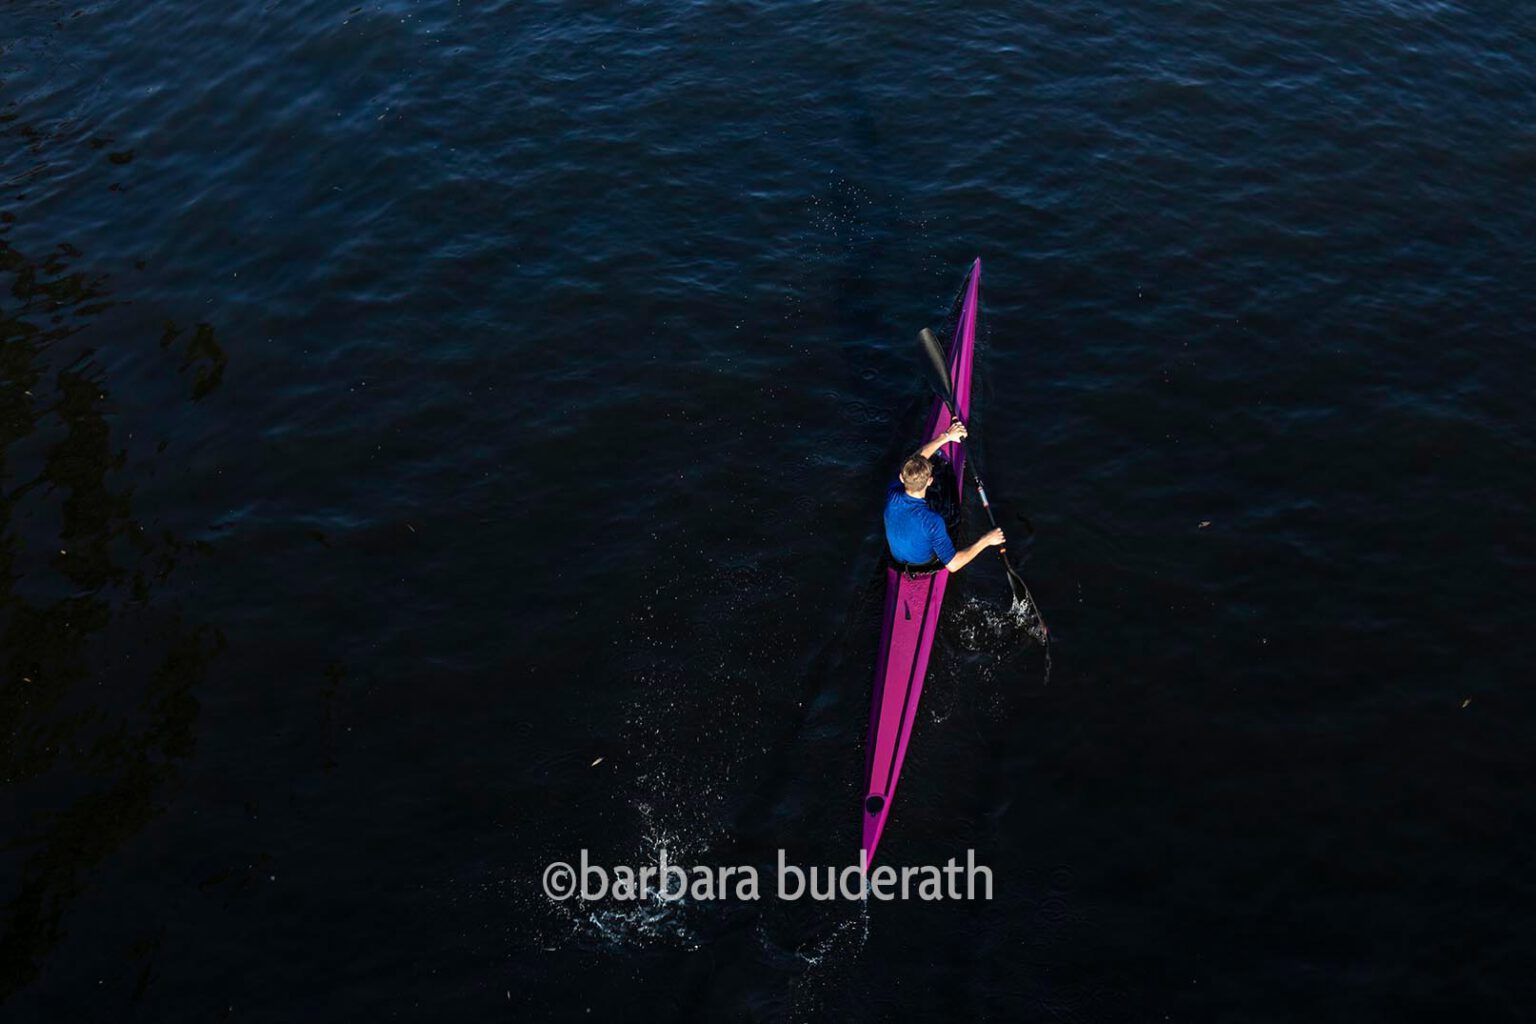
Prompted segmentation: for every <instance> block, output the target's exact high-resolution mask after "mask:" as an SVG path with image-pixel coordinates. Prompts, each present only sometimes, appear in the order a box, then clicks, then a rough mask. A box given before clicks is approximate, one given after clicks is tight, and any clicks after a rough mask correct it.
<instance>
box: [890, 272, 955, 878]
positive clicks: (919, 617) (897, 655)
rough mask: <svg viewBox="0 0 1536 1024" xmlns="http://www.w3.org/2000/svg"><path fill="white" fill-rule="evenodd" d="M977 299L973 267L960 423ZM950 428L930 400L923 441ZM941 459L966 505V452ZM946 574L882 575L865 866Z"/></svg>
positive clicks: (901, 751) (924, 668) (918, 689)
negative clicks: (944, 427) (881, 623)
mask: <svg viewBox="0 0 1536 1024" xmlns="http://www.w3.org/2000/svg"><path fill="white" fill-rule="evenodd" d="M980 297H981V260H979V259H978V260H977V261H976V262H975V263H973V264H972V265H971V276H970V280H969V281H967V282H966V285H965V299H964V302H963V303H962V304H961V307H960V321H959V323H958V324H957V325H956V327H955V337H954V340H953V341H952V342H951V343H950V346H949V374H950V379H951V380H953V381H954V385H955V402H956V404H957V405H958V407H959V410H958V412H959V416H960V418H961V419H962V420H969V418H970V414H971V363H972V361H973V359H974V355H975V349H976V314H977V307H978V306H979V305H980ZM948 422H949V411H948V409H946V407H945V405H944V403H943V402H942V401H937V400H936V401H935V402H934V404H933V410H932V412H930V413H929V414H928V424H927V426H926V427H925V428H924V431H923V439H924V440H927V439H928V438H931V437H933V436H934V435H935V434H937V433H938V432H939V427H940V426H942V425H944V424H946V423H948ZM940 450H941V451H942V453H943V454H944V455H945V456H946V457H947V458H948V459H949V464H950V467H951V469H952V470H953V472H954V475H955V480H954V486H955V493H956V494H958V495H959V496H960V497H961V504H962V505H963V504H964V500H963V499H964V495H965V476H964V474H965V446H964V445H962V444H947V445H945V446H944V447H943V448H942V449H940ZM948 584H949V572H948V571H947V570H945V569H942V568H941V569H939V571H937V572H934V573H928V574H925V575H913V574H909V573H905V572H901V571H899V570H897V569H895V568H889V569H887V570H886V574H885V623H884V626H883V628H882V630H881V634H880V656H879V661H878V662H877V663H876V665H875V690H874V701H873V703H872V705H871V707H870V714H869V743H868V748H867V753H866V755H865V762H864V777H865V786H864V840H863V844H862V845H863V849H864V854H865V857H866V862H867V863H873V862H874V859H875V848H876V847H877V846H879V845H880V834H881V833H882V832H883V831H884V830H885V819H886V818H887V817H889V815H890V813H891V801H892V800H893V799H894V798H895V796H896V782H897V780H899V779H900V778H901V762H902V761H903V760H904V759H905V758H906V756H907V743H908V742H909V741H910V740H911V739H912V725H913V723H914V722H916V720H917V702H918V698H920V697H921V696H922V694H923V677H924V676H925V675H926V674H927V672H928V655H929V653H930V652H931V651H932V650H933V638H934V634H935V633H936V632H937V630H938V625H939V612H940V610H941V609H942V607H943V605H944V589H945V587H946V586H948Z"/></svg>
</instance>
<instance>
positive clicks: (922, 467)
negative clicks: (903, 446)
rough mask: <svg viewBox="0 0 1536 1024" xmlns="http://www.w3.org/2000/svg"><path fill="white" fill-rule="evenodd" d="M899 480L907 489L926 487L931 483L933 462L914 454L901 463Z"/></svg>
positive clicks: (913, 489)
mask: <svg viewBox="0 0 1536 1024" xmlns="http://www.w3.org/2000/svg"><path fill="white" fill-rule="evenodd" d="M901 482H902V484H903V485H904V486H905V487H906V488H907V490H909V491H915V490H917V489H918V488H919V487H927V486H928V485H929V484H931V483H933V463H931V462H929V461H928V460H927V459H925V458H923V457H922V456H921V455H914V456H912V457H911V458H910V459H908V460H907V461H906V462H903V463H902V464H901Z"/></svg>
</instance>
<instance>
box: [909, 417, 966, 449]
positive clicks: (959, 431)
mask: <svg viewBox="0 0 1536 1024" xmlns="http://www.w3.org/2000/svg"><path fill="white" fill-rule="evenodd" d="M967 433H968V431H967V430H966V429H965V424H964V423H961V422H960V421H959V420H950V422H949V426H948V427H946V428H945V430H944V433H942V434H940V435H939V436H938V437H936V438H934V439H933V440H932V441H929V442H928V443H927V444H925V445H923V446H922V447H921V448H919V449H918V450H917V454H919V455H921V456H922V457H923V458H925V459H931V458H933V453H934V452H936V451H938V450H939V449H940V448H943V447H944V446H945V445H947V444H949V442H951V441H961V440H964V439H965V435H966V434H967Z"/></svg>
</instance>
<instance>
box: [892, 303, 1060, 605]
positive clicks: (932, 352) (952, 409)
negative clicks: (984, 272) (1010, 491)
mask: <svg viewBox="0 0 1536 1024" xmlns="http://www.w3.org/2000/svg"><path fill="white" fill-rule="evenodd" d="M917 344H918V348H920V349H922V352H923V357H924V358H923V362H924V370H925V376H926V377H927V378H928V383H929V385H930V386H931V387H932V388H933V391H934V394H936V395H938V396H939V400H940V401H941V402H943V403H944V404H945V405H946V406H948V407H949V414H950V415H951V416H953V417H954V418H956V419H959V418H960V405H959V403H957V402H956V401H955V384H954V381H953V380H951V379H950V376H949V361H948V360H947V359H945V358H944V347H943V346H942V345H940V344H939V339H938V338H937V337H935V336H934V333H933V332H932V331H931V330H929V329H928V328H926V327H924V328H923V329H922V330H921V331H919V332H918V334H917ZM966 454H967V458H966V460H965V468H966V469H968V470H970V471H971V480H972V481H973V482H974V483H975V484H976V493H977V494H978V495H980V497H981V507H982V508H983V509H984V510H985V511H986V513H987V522H989V523H991V524H992V528H993V529H994V530H995V529H997V518H996V517H995V516H994V515H993V514H992V503H991V502H989V501H988V500H987V487H986V485H985V484H983V483H982V482H981V474H980V473H979V472H977V471H976V454H975V452H973V451H967V453H966ZM997 554H998V557H999V558H1000V559H1002V563H1003V569H1004V570H1005V571H1006V572H1007V573H1008V589H1009V590H1011V591H1012V592H1013V601H1014V603H1015V604H1019V603H1021V602H1022V603H1023V604H1024V605H1025V607H1028V608H1033V609H1034V612H1035V618H1036V619H1038V620H1039V621H1040V631H1041V632H1042V633H1044V634H1045V635H1046V636H1049V635H1050V630H1049V629H1047V628H1046V625H1045V616H1044V615H1041V614H1040V606H1039V605H1038V604H1036V603H1035V598H1034V595H1032V594H1031V593H1030V592H1029V587H1028V585H1026V584H1025V582H1024V577H1022V576H1020V575H1019V574H1018V573H1017V572H1016V571H1014V568H1013V564H1012V563H1011V562H1009V561H1008V545H1007V544H1001V545H999V546H998V549H997Z"/></svg>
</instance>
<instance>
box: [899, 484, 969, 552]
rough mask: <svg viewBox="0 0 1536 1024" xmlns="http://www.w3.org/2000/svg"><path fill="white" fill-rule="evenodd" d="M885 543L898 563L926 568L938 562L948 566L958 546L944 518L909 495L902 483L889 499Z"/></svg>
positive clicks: (919, 499) (924, 502)
mask: <svg viewBox="0 0 1536 1024" xmlns="http://www.w3.org/2000/svg"><path fill="white" fill-rule="evenodd" d="M885 542H886V543H887V544H888V545H890V548H891V556H892V557H893V558H895V559H896V560H897V561H898V562H907V563H909V564H911V565H922V564H923V563H925V562H931V561H933V560H934V559H938V560H939V561H940V562H943V563H945V564H948V562H949V560H950V559H952V558H954V557H955V545H954V543H953V542H951V541H950V539H949V531H948V530H946V529H945V528H944V519H943V517H942V516H940V515H939V514H938V513H937V512H935V511H934V510H933V509H931V508H929V507H928V503H927V502H926V501H924V500H923V499H922V498H914V497H912V496H911V495H909V494H907V491H906V488H904V487H902V486H901V484H900V483H895V484H892V485H891V489H890V491H888V492H887V493H886V496H885Z"/></svg>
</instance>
